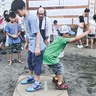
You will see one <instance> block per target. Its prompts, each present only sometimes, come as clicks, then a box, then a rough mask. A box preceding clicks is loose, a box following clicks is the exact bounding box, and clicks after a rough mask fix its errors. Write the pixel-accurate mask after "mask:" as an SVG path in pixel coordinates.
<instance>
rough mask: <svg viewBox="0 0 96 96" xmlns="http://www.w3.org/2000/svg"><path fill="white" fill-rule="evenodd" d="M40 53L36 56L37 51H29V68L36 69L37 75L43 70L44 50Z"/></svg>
mask: <svg viewBox="0 0 96 96" xmlns="http://www.w3.org/2000/svg"><path fill="white" fill-rule="evenodd" d="M40 53H41V54H40V55H38V56H35V53H32V52H31V51H28V59H27V62H28V68H29V70H31V71H34V73H35V75H40V74H41V70H42V63H43V51H41V52H40Z"/></svg>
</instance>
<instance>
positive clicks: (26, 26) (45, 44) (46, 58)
mask: <svg viewBox="0 0 96 96" xmlns="http://www.w3.org/2000/svg"><path fill="white" fill-rule="evenodd" d="M16 14H17V15H19V16H20V17H23V19H22V24H23V29H22V28H21V26H20V24H18V23H16V19H15V18H16ZM81 17H83V16H80V18H81ZM9 20H10V22H9V23H7V24H6V26H5V29H4V32H5V33H6V35H8V44H9V45H8V49H9V54H10V65H12V53H13V49H14V48H15V49H16V51H17V54H18V62H19V63H23V62H22V61H21V54H20V52H21V47H20V46H21V40H20V34H21V31H22V30H24V31H25V34H26V38H25V41H26V42H25V46H24V49H25V50H26V51H27V53H28V59H27V62H28V68H29V76H28V77H27V78H25V79H24V80H22V81H21V84H23V85H24V84H29V83H33V84H32V85H31V86H30V87H28V88H27V89H26V90H27V92H34V91H37V90H39V89H41V88H42V84H41V82H40V75H41V70H42V64H46V65H47V66H48V67H49V68H51V69H52V71H53V72H54V74H55V77H53V79H52V82H54V83H55V84H56V88H57V89H60V90H65V89H68V86H67V85H66V84H65V83H64V82H63V74H64V69H63V64H61V63H59V57H58V56H59V54H60V53H61V52H62V51H63V50H64V48H65V47H66V45H67V43H71V42H74V41H77V40H80V39H81V38H83V37H84V36H86V35H87V34H90V33H91V32H92V31H93V30H94V28H93V26H92V27H91V26H90V27H89V28H88V30H87V31H86V32H84V33H82V34H80V35H78V36H76V37H73V38H69V35H70V34H74V32H72V31H71V30H70V28H69V26H67V25H64V26H61V27H60V30H59V28H58V26H57V21H56V20H55V21H54V27H53V30H54V29H56V30H54V31H56V32H58V33H55V32H54V34H53V37H54V41H53V42H52V43H51V44H49V43H50V42H49V41H50V35H51V34H52V24H51V21H50V19H49V18H48V17H47V16H46V10H45V9H44V8H42V7H41V6H40V8H39V9H38V10H37V18H35V17H34V16H33V14H32V13H30V12H29V11H28V10H27V9H26V5H25V2H24V1H23V0H14V1H13V2H12V4H11V11H10V13H9ZM81 21H83V22H84V20H81ZM82 25H83V24H82ZM80 28H81V27H80ZM57 35H58V36H57Z"/></svg>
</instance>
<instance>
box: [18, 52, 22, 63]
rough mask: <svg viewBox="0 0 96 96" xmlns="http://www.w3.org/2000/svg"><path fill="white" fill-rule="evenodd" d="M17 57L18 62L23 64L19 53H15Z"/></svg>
mask: <svg viewBox="0 0 96 96" xmlns="http://www.w3.org/2000/svg"><path fill="white" fill-rule="evenodd" d="M17 56H18V62H19V63H21V64H23V62H22V61H21V53H17Z"/></svg>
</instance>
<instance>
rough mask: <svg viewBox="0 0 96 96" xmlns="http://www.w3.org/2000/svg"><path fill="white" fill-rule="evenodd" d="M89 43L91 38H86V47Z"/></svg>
mask: <svg viewBox="0 0 96 96" xmlns="http://www.w3.org/2000/svg"><path fill="white" fill-rule="evenodd" d="M88 43H89V39H88V38H87V39H86V46H85V47H87V46H88V45H89V44H88Z"/></svg>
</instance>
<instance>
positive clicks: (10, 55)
mask: <svg viewBox="0 0 96 96" xmlns="http://www.w3.org/2000/svg"><path fill="white" fill-rule="evenodd" d="M9 57H10V63H9V65H12V54H9Z"/></svg>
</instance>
